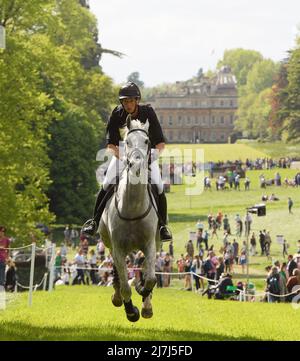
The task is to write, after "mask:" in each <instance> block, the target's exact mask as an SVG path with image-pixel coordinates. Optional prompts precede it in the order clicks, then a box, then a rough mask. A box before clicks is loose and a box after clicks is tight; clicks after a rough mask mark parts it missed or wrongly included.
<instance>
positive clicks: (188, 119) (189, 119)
mask: <svg viewBox="0 0 300 361" xmlns="http://www.w3.org/2000/svg"><path fill="white" fill-rule="evenodd" d="M186 123H187V124H191V118H190V117H189V116H188V117H187V122H186Z"/></svg>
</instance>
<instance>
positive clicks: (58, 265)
mask: <svg viewBox="0 0 300 361" xmlns="http://www.w3.org/2000/svg"><path fill="white" fill-rule="evenodd" d="M62 260H63V258H62V256H61V251H57V252H56V257H55V262H54V265H55V270H54V282H56V281H57V280H58V279H59V278H60V277H61V273H62V272H61V271H62V270H61V266H62Z"/></svg>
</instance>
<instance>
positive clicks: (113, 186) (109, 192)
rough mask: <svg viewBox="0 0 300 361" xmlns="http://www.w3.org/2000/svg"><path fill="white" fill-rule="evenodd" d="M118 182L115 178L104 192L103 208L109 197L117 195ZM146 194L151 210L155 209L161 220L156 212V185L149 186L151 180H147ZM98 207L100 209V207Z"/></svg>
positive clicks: (118, 179)
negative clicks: (114, 182)
mask: <svg viewBox="0 0 300 361" xmlns="http://www.w3.org/2000/svg"><path fill="white" fill-rule="evenodd" d="M119 182H120V178H119V177H117V179H116V184H111V185H109V187H108V189H107V191H106V195H105V197H104V198H103V201H102V202H101V205H103V206H104V207H105V204H106V203H107V202H108V201H109V200H110V199H111V197H112V196H113V195H114V194H115V193H117V190H118V186H119ZM147 188H148V194H149V197H150V201H151V203H152V206H153V208H154V209H155V212H156V214H157V216H158V218H159V220H161V216H160V214H159V212H158V196H159V194H158V188H157V185H156V184H151V180H150V179H148V186H147ZM101 205H100V207H101Z"/></svg>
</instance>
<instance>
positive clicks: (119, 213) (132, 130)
mask: <svg viewBox="0 0 300 361" xmlns="http://www.w3.org/2000/svg"><path fill="white" fill-rule="evenodd" d="M133 132H143V133H145V134H146V135H147V138H148V149H147V154H146V158H147V159H148V157H149V153H150V151H151V143H150V140H149V134H148V132H147V131H146V130H144V129H139V128H134V129H131V130H129V132H128V133H127V136H126V138H127V137H128V135H129V134H130V133H133ZM134 152H137V153H139V154H140V155H141V157H142V158H145V157H144V154H143V153H142V152H141V150H140V149H139V148H134V149H133V150H132V151H131V152H130V153H129V154H127V155H126V167H125V168H124V170H125V169H126V170H127V182H128V171H129V169H130V168H131V167H132V166H133V164H131V162H130V157H131V155H132V154H133V153H134ZM124 170H123V171H124ZM147 188H148V193H149V185H147ZM115 207H116V210H117V212H118V216H119V217H120V218H121V219H122V220H124V221H138V220H141V219H143V218H145V217H147V215H148V214H149V213H150V211H151V208H152V202H151V197H150V201H149V205H148V208H147V210H146V211H145V212H144V213H143V214H141V215H140V216H138V217H134V218H128V217H124V216H122V215H121V212H120V210H119V208H118V199H117V194H116V196H115Z"/></svg>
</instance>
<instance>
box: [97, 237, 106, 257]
mask: <svg viewBox="0 0 300 361" xmlns="http://www.w3.org/2000/svg"><path fill="white" fill-rule="evenodd" d="M96 249H97V255H98V257H99V259H100V261H101V262H102V261H104V260H105V245H104V242H103V241H102V239H101V238H99V239H98V241H97V246H96Z"/></svg>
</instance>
